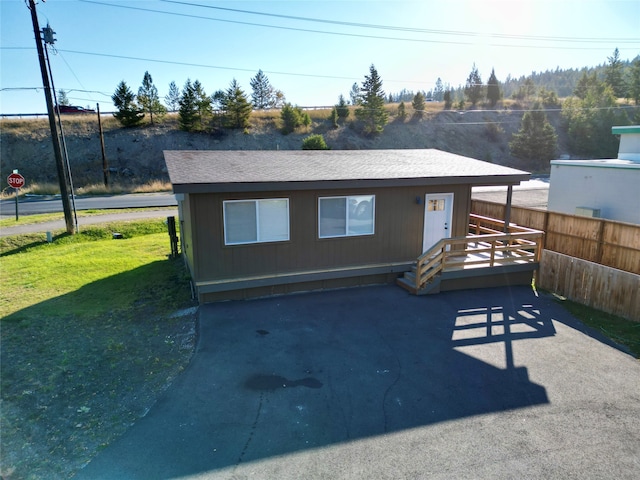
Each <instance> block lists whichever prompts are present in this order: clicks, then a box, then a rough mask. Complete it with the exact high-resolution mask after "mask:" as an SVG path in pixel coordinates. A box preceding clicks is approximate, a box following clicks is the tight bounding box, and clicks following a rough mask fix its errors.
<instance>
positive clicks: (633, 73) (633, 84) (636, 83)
mask: <svg viewBox="0 0 640 480" xmlns="http://www.w3.org/2000/svg"><path fill="white" fill-rule="evenodd" d="M629 98H631V99H632V100H633V101H634V103H635V104H636V105H640V56H639V57H636V59H635V60H634V61H633V63H632V64H631V69H630V70H629Z"/></svg>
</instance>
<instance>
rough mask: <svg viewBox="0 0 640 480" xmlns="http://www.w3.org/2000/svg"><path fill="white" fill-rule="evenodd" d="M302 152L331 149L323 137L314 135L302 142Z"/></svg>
mask: <svg viewBox="0 0 640 480" xmlns="http://www.w3.org/2000/svg"><path fill="white" fill-rule="evenodd" d="M302 150H329V147H328V146H327V142H325V140H324V137H323V136H322V135H320V134H313V135H309V136H308V137H306V138H304V139H303V140H302Z"/></svg>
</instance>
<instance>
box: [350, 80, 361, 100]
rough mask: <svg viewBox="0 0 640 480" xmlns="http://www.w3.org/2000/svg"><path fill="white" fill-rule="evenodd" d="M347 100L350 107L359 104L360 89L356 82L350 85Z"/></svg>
mask: <svg viewBox="0 0 640 480" xmlns="http://www.w3.org/2000/svg"><path fill="white" fill-rule="evenodd" d="M349 98H350V99H351V105H359V104H360V87H359V86H358V83H357V82H354V84H353V85H351V91H349Z"/></svg>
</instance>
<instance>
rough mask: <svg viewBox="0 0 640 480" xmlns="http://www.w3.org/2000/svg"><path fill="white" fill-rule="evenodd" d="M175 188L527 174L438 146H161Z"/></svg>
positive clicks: (391, 183) (518, 178) (423, 181)
mask: <svg viewBox="0 0 640 480" xmlns="http://www.w3.org/2000/svg"><path fill="white" fill-rule="evenodd" d="M164 155H165V161H166V164H167V170H168V172H169V177H170V179H171V183H172V184H173V191H174V193H215V192H258V191H293V190H320V189H344V188H389V187H413V186H434V185H469V186H496V185H498V186H504V185H507V186H508V185H517V184H519V183H520V182H522V181H525V180H528V179H529V178H530V174H529V173H528V172H524V171H521V170H516V169H513V168H509V167H504V166H501V165H495V164H491V163H488V162H483V161H481V160H476V159H473V158H469V157H464V156H461V155H455V154H451V153H447V152H442V151H440V150H433V149H430V150H345V151H165V152H164Z"/></svg>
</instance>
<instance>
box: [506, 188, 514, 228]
mask: <svg viewBox="0 0 640 480" xmlns="http://www.w3.org/2000/svg"><path fill="white" fill-rule="evenodd" d="M512 198H513V185H509V186H508V187H507V204H506V207H505V210H504V233H509V224H510V223H511V200H512Z"/></svg>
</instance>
